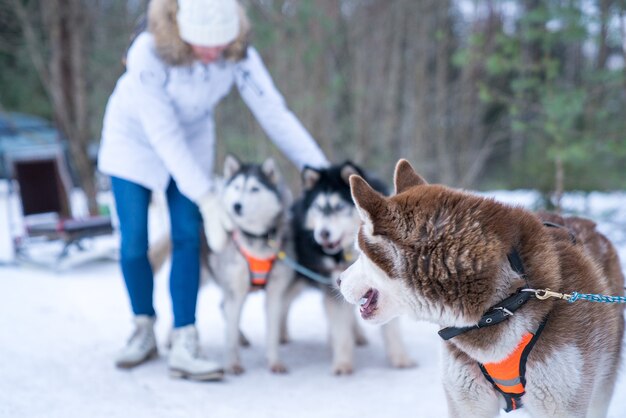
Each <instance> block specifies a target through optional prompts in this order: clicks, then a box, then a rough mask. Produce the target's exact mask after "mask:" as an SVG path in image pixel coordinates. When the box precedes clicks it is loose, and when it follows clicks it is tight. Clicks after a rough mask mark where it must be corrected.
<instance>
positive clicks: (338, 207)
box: [335, 202, 346, 212]
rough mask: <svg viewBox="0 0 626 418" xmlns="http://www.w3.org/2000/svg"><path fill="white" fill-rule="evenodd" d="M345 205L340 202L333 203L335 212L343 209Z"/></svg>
mask: <svg viewBox="0 0 626 418" xmlns="http://www.w3.org/2000/svg"><path fill="white" fill-rule="evenodd" d="M345 207H346V204H345V203H341V202H340V203H337V204H336V205H335V212H339V211H340V210H343V209H344V208H345Z"/></svg>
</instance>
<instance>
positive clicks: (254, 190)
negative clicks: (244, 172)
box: [250, 186, 260, 193]
mask: <svg viewBox="0 0 626 418" xmlns="http://www.w3.org/2000/svg"><path fill="white" fill-rule="evenodd" d="M259 190H260V189H259V188H258V187H256V186H253V187H251V188H250V193H256V192H258V191H259Z"/></svg>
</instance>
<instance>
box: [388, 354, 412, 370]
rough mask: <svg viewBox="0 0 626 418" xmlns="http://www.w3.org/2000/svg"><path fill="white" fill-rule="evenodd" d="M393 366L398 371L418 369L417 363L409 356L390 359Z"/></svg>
mask: <svg viewBox="0 0 626 418" xmlns="http://www.w3.org/2000/svg"><path fill="white" fill-rule="evenodd" d="M389 360H390V361H391V365H392V366H393V367H395V368H396V369H410V368H413V367H417V363H416V362H415V361H414V360H413V359H412V358H411V357H409V356H406V355H403V356H393V357H391V358H390V359H389Z"/></svg>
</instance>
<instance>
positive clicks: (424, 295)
mask: <svg viewBox="0 0 626 418" xmlns="http://www.w3.org/2000/svg"><path fill="white" fill-rule="evenodd" d="M394 183H395V189H396V194H395V195H394V196H392V197H385V196H383V195H381V194H379V193H377V192H376V191H374V190H373V189H372V188H371V187H370V186H369V184H367V182H365V181H364V180H363V179H362V178H361V177H359V176H352V177H351V178H350V184H351V190H352V197H353V199H354V201H355V203H356V205H357V208H358V210H359V214H360V216H361V219H362V221H363V223H362V225H361V228H360V230H359V232H358V247H359V250H360V253H361V255H360V256H359V259H358V260H357V261H356V262H355V263H354V264H353V265H352V266H351V267H350V268H349V269H348V270H346V271H345V272H344V273H343V274H342V275H341V276H340V280H341V285H340V287H341V292H342V294H343V296H344V297H345V298H346V299H347V300H348V301H349V302H351V303H354V304H356V303H359V304H360V305H361V315H362V317H363V318H365V319H367V320H369V321H371V322H373V323H384V322H386V321H389V320H390V319H392V318H394V317H396V316H398V315H403V314H407V315H410V316H412V317H413V318H415V319H418V320H426V321H430V322H434V323H436V324H438V325H440V326H441V327H453V328H454V329H456V328H460V329H463V328H464V327H470V328H469V330H466V332H463V333H460V334H459V335H456V336H455V337H454V338H451V339H449V340H448V341H446V342H445V343H444V344H443V345H444V355H443V383H444V385H445V391H446V397H447V401H448V411H449V412H448V413H449V416H450V417H495V416H497V415H498V413H499V412H498V409H499V408H500V407H501V406H503V405H504V397H503V396H502V395H501V394H499V393H498V392H496V390H495V389H494V386H493V385H492V384H491V383H490V382H489V381H488V380H487V378H486V376H484V375H483V372H482V371H481V365H487V364H498V363H500V362H501V361H502V360H504V359H506V358H508V357H509V355H510V354H511V353H513V352H515V351H516V350H517V349H518V347H519V346H520V344H521V341H522V338H523V337H524V336H525V335H527V334H528V333H531V334H537V335H538V337H537V338H536V340H535V341H534V346H532V345H531V347H532V350H531V351H530V352H529V354H528V353H527V362H526V366H525V375H523V371H522V372H521V373H522V379H521V381H522V382H523V383H522V384H524V383H525V387H524V389H525V392H523V391H522V392H521V393H520V399H519V400H520V401H522V403H523V405H524V407H525V409H526V410H527V412H528V413H530V415H531V416H533V417H568V418H573V417H605V416H606V413H607V409H608V406H609V402H610V399H611V396H612V394H613V388H614V384H615V380H616V373H617V370H618V368H619V363H620V353H621V348H622V339H623V333H624V317H623V307H622V306H619V305H609V304H603V303H592V302H587V301H577V302H575V303H567V302H565V301H563V300H557V299H547V300H539V299H538V298H535V297H534V296H532V297H530V298H529V300H528V301H527V302H526V303H524V304H523V305H521V306H520V307H519V308H518V309H517V310H515V311H514V312H509V313H511V315H509V314H508V313H507V314H506V315H505V314H504V313H503V314H502V316H503V319H502V321H501V322H498V323H497V324H496V325H491V326H485V327H480V328H477V327H476V325H477V324H479V321H481V319H483V318H485V316H487V315H485V314H486V313H487V314H490V313H491V314H493V310H490V308H492V307H494V306H497V305H498V304H499V303H500V302H502V301H503V300H505V299H507V298H508V297H509V296H510V295H511V294H515V293H516V290H517V289H523V288H532V289H548V288H549V289H552V290H553V291H558V292H567V293H571V292H572V291H578V292H581V293H597V294H610V295H620V296H623V294H624V289H623V286H624V277H623V275H622V273H621V270H620V269H619V262H618V259H617V255H616V253H615V251H614V249H613V247H612V245H611V244H610V242H609V241H608V240H606V239H605V238H604V237H602V236H601V235H600V234H599V233H598V232H597V231H595V229H594V226H593V225H592V224H591V223H588V224H585V222H584V221H583V220H580V219H579V220H578V221H572V222H573V223H574V224H575V225H576V227H572V228H571V231H572V234H573V235H572V237H573V238H575V239H571V238H572V237H570V235H569V234H568V233H567V230H564V228H558V227H557V228H551V227H549V226H546V225H544V223H543V222H542V219H540V218H539V217H538V216H536V215H534V214H532V213H530V212H528V211H526V210H524V209H522V208H518V207H511V206H508V205H505V204H501V203H498V202H495V201H494V200H492V199H487V198H483V197H479V196H475V195H471V194H469V193H465V192H462V191H457V190H453V189H450V188H447V187H445V186H441V185H429V184H427V183H426V181H424V180H423V179H422V178H421V177H420V176H419V175H418V174H417V173H415V171H414V170H413V168H412V167H411V166H410V164H409V163H408V162H407V161H406V160H401V161H399V162H398V165H397V166H396V171H395V176H394ZM546 217H547V216H546ZM567 222H568V221H565V224H566V226H567ZM570 226H571V225H570ZM512 253H515V254H517V259H518V260H519V261H520V264H521V266H522V270H521V272H520V269H519V268H517V267H516V266H515V263H514V262H511V261H509V259H510V258H511V257H510V255H511V254H512ZM520 294H522V292H520ZM527 294H531V295H533V294H532V293H527ZM487 322H489V321H487ZM540 327H543V328H542V329H543V332H540V330H541V328H540ZM538 330H539V332H538ZM539 334H540V335H539ZM524 378H525V381H524Z"/></svg>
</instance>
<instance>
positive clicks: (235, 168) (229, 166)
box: [208, 156, 294, 374]
mask: <svg viewBox="0 0 626 418" xmlns="http://www.w3.org/2000/svg"><path fill="white" fill-rule="evenodd" d="M221 194H222V198H223V204H224V207H225V209H226V210H227V212H228V213H229V215H230V216H231V218H232V220H233V223H234V225H235V229H234V230H233V231H232V234H231V235H230V239H229V241H228V243H227V244H226V246H225V247H224V249H223V250H222V251H221V252H219V253H210V254H209V256H208V268H209V273H210V275H211V276H212V277H213V279H215V281H216V282H217V283H218V284H219V285H220V287H221V288H222V290H223V295H224V299H223V306H222V307H223V311H224V318H225V320H226V369H227V370H228V371H230V372H232V373H235V374H240V373H242V372H243V371H244V369H243V366H242V364H241V358H240V355H239V345H240V343H242V344H245V337H244V336H243V334H241V333H240V332H239V323H240V319H241V311H242V308H243V304H244V302H245V299H246V297H247V295H248V293H250V292H251V291H253V290H257V289H261V288H264V289H265V291H266V321H267V329H266V332H267V348H266V351H267V360H268V362H269V367H270V370H271V371H272V372H274V373H284V372H286V371H287V369H286V367H285V366H284V365H283V363H282V362H281V361H280V359H279V353H278V351H279V345H280V341H281V337H282V338H286V337H285V333H286V330H285V329H281V324H285V322H286V319H285V315H286V307H285V300H286V297H285V293H286V291H287V289H288V288H289V285H290V284H291V283H292V281H293V278H294V273H293V270H292V269H291V268H290V267H288V266H287V265H285V264H284V263H283V261H281V260H280V259H278V257H277V255H278V251H279V250H280V251H285V252H287V253H291V252H292V249H291V248H290V246H292V240H291V233H290V229H289V226H290V225H289V219H288V217H289V206H290V204H291V201H292V199H291V193H290V192H289V190H288V188H287V187H286V185H285V184H284V182H283V180H282V177H281V175H280V173H279V170H278V167H277V165H276V164H275V163H274V160H273V159H271V158H268V159H267V160H265V162H263V164H261V165H258V164H243V163H241V162H240V161H239V160H238V159H237V158H235V157H233V156H227V157H226V159H225V161H224V185H223V189H222V191H221Z"/></svg>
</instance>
